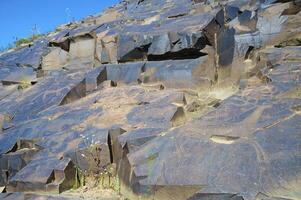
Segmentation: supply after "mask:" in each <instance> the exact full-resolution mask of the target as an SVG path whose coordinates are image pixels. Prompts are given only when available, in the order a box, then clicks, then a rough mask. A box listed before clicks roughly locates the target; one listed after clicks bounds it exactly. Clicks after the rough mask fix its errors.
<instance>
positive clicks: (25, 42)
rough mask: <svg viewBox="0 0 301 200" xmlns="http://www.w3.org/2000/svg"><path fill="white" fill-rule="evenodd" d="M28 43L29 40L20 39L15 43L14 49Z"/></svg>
mask: <svg viewBox="0 0 301 200" xmlns="http://www.w3.org/2000/svg"><path fill="white" fill-rule="evenodd" d="M30 42H31V40H30V39H27V38H21V39H19V40H16V41H15V46H16V47H19V46H21V45H22V44H29V43H30Z"/></svg>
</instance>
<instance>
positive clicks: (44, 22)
mask: <svg viewBox="0 0 301 200" xmlns="http://www.w3.org/2000/svg"><path fill="white" fill-rule="evenodd" d="M117 2H119V0H0V48H1V47H6V46H7V45H8V44H9V43H13V41H14V40H15V38H16V37H17V38H23V37H28V36H30V35H31V34H32V32H33V29H34V27H37V30H38V31H39V32H40V33H45V32H48V31H51V30H54V29H55V27H56V26H57V25H60V24H63V23H67V22H69V21H71V20H72V19H73V18H74V19H75V20H78V19H81V18H83V17H85V16H88V15H92V14H96V13H99V12H101V11H103V10H104V9H105V8H107V7H109V6H111V5H114V4H116V3H117Z"/></svg>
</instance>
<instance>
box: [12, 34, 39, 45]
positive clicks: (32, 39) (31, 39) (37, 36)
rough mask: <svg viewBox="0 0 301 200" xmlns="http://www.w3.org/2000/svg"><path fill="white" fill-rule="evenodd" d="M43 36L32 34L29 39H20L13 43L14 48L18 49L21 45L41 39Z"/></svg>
mask: <svg viewBox="0 0 301 200" xmlns="http://www.w3.org/2000/svg"><path fill="white" fill-rule="evenodd" d="M43 36H44V35H43V34H32V35H31V36H30V37H29V38H21V39H18V40H16V41H15V47H19V46H21V45H22V44H29V43H31V42H33V41H34V40H36V39H39V38H41V37H43Z"/></svg>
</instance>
